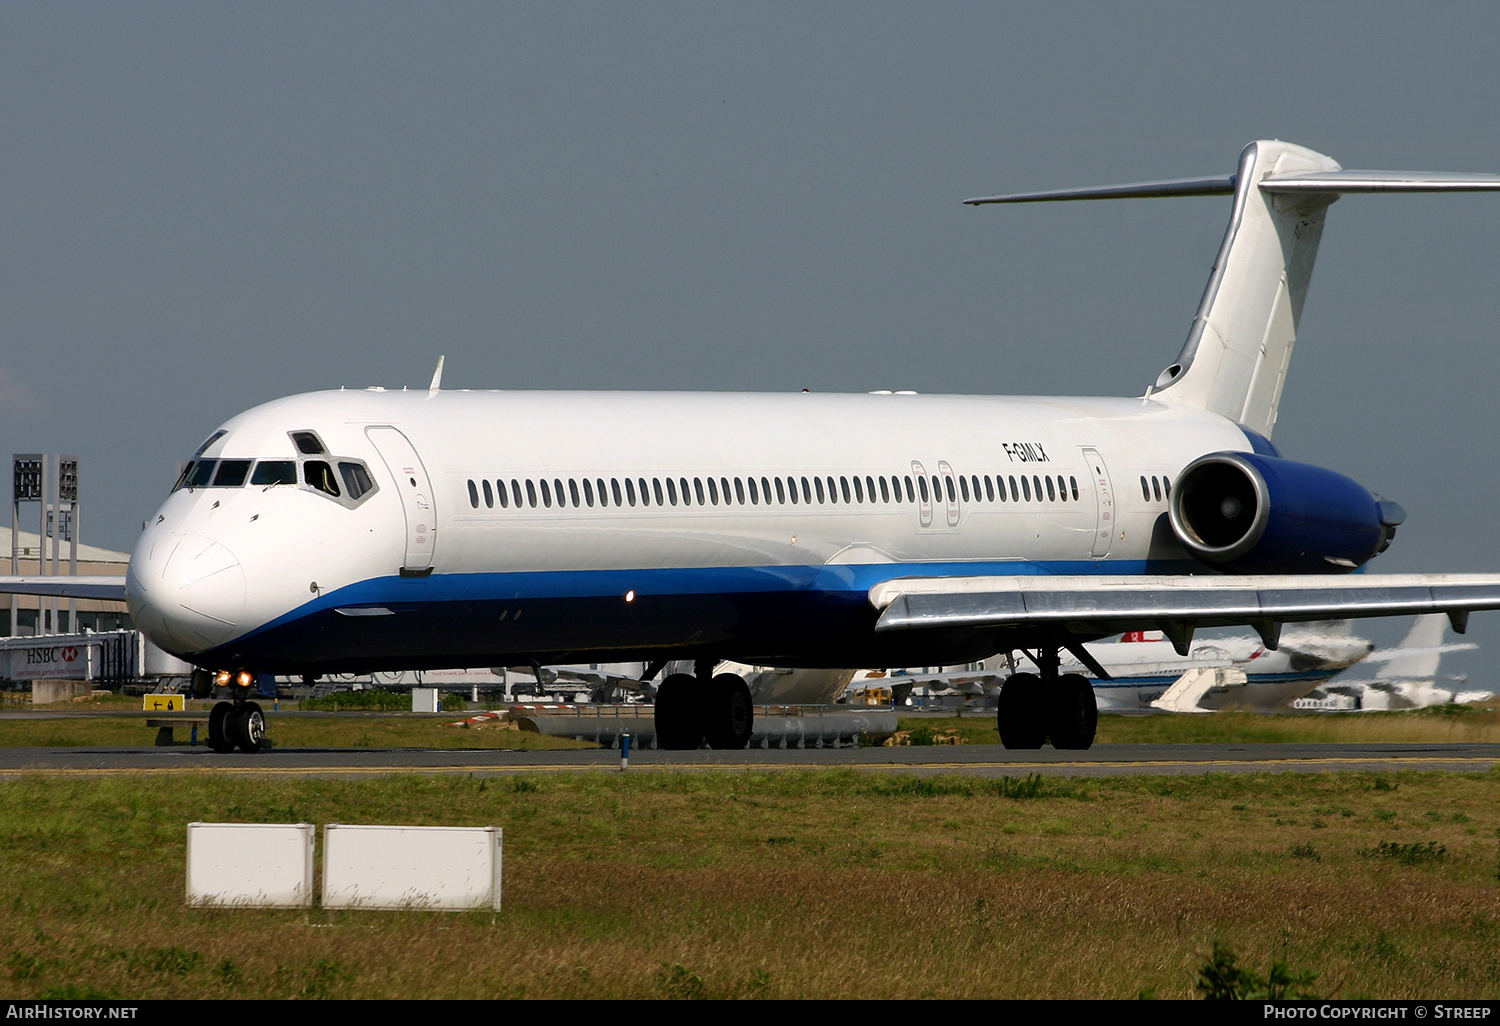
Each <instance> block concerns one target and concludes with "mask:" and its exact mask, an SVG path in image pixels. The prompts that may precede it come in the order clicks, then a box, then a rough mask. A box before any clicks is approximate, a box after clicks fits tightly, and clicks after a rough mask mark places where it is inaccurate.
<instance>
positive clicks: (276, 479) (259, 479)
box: [250, 460, 297, 485]
mask: <svg viewBox="0 0 1500 1026" xmlns="http://www.w3.org/2000/svg"><path fill="white" fill-rule="evenodd" d="M250 483H251V484H253V485H283V484H289V485H294V484H296V483H297V464H296V463H294V462H293V461H291V460H261V461H260V462H259V463H257V464H256V465H255V473H253V474H251V475H250Z"/></svg>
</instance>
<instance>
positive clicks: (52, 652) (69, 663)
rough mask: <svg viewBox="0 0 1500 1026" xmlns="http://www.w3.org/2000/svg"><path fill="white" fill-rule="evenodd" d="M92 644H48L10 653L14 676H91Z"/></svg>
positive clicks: (94, 659)
mask: <svg viewBox="0 0 1500 1026" xmlns="http://www.w3.org/2000/svg"><path fill="white" fill-rule="evenodd" d="M95 647H96V646H93V645H47V646H38V647H36V648H17V649H12V650H11V653H10V677H11V680H41V679H46V678H52V679H56V680H88V679H90V678H91V677H92V676H93V673H91V672H90V671H91V670H92V668H93V666H94V664H95V662H96V657H95V656H94V651H93V650H94V648H95Z"/></svg>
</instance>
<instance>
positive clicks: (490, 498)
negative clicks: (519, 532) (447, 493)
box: [339, 463, 495, 509]
mask: <svg viewBox="0 0 1500 1026" xmlns="http://www.w3.org/2000/svg"><path fill="white" fill-rule="evenodd" d="M347 466H349V464H348V463H344V464H341V465H340V468H339V469H341V470H342V469H343V468H344V467H347ZM348 485H349V475H348V474H345V475H344V486H345V487H346V488H347V487H348ZM349 493H350V494H349V497H350V498H351V499H357V498H359V496H357V495H355V494H354V489H352V488H350V489H349ZM473 493H474V482H473V481H470V482H469V496H470V498H473ZM474 505H476V506H477V505H479V504H478V503H477V502H476V503H475V504H474ZM484 506H485V509H494V508H495V491H494V489H493V488H491V487H490V483H489V482H488V481H485V482H484Z"/></svg>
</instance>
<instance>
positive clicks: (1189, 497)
mask: <svg viewBox="0 0 1500 1026" xmlns="http://www.w3.org/2000/svg"><path fill="white" fill-rule="evenodd" d="M1168 512H1169V515H1170V517H1171V521H1172V531H1173V532H1174V533H1175V534H1176V535H1177V539H1178V541H1180V542H1181V543H1182V545H1183V547H1184V548H1186V549H1187V550H1188V551H1189V552H1190V553H1192V554H1193V555H1194V556H1196V557H1197V558H1198V559H1200V560H1202V561H1203V562H1205V563H1210V564H1212V565H1214V566H1216V567H1218V568H1219V569H1221V570H1224V571H1226V572H1229V573H1273V574H1275V573H1285V574H1307V573H1348V572H1349V571H1350V570H1353V569H1355V568H1356V567H1359V566H1363V565H1364V564H1365V563H1367V562H1369V560H1370V559H1372V558H1373V557H1374V556H1376V555H1377V554H1379V553H1381V552H1384V551H1385V549H1386V547H1387V546H1388V545H1390V542H1391V538H1392V537H1393V536H1394V535H1395V531H1396V525H1397V524H1399V523H1401V521H1402V519H1404V517H1405V514H1404V513H1403V512H1402V511H1401V507H1399V506H1397V505H1396V504H1395V503H1391V502H1382V501H1381V500H1379V499H1377V498H1376V497H1375V496H1374V495H1372V494H1370V492H1369V491H1368V490H1367V489H1365V488H1364V487H1363V486H1361V485H1360V484H1359V483H1357V482H1355V481H1353V480H1351V479H1350V478H1347V477H1345V476H1344V475H1342V474H1336V473H1334V472H1333V471H1331V470H1324V469H1323V468H1322V467H1314V466H1311V465H1309V464H1306V463H1294V462H1292V461H1291V460H1285V459H1281V458H1279V457H1276V456H1262V455H1259V454H1257V453H1248V452H1218V453H1211V454H1209V455H1207V456H1202V457H1199V458H1198V459H1196V460H1194V461H1193V462H1192V463H1190V464H1188V466H1187V468H1186V469H1185V470H1183V472H1182V473H1181V475H1179V476H1178V478H1177V483H1176V484H1175V485H1173V486H1172V499H1171V503H1170V505H1169V506H1168Z"/></svg>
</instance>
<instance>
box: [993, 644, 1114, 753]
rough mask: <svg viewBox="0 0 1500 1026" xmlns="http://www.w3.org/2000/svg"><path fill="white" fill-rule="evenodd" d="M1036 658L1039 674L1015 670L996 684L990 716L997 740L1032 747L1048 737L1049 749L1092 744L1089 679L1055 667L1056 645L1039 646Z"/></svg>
mask: <svg viewBox="0 0 1500 1026" xmlns="http://www.w3.org/2000/svg"><path fill="white" fill-rule="evenodd" d="M1036 663H1037V666H1038V668H1039V669H1040V670H1041V674H1040V675H1037V674H1035V673H1017V674H1014V675H1012V676H1011V677H1010V678H1009V679H1007V680H1006V682H1005V684H1004V685H1003V686H1002V687H1001V688H1000V708H999V710H998V712H997V713H996V715H995V720H996V725H997V726H998V727H999V728H1000V743H1001V744H1003V745H1004V746H1005V747H1006V748H1020V749H1035V748H1040V747H1042V745H1043V744H1044V743H1046V742H1047V741H1048V740H1050V741H1051V742H1052V747H1053V748H1060V749H1071V750H1076V751H1084V750H1087V749H1088V748H1089V747H1091V746H1092V745H1093V743H1094V733H1095V731H1096V729H1097V727H1098V723H1099V706H1098V704H1097V703H1096V702H1095V701H1094V689H1093V687H1092V685H1090V684H1089V679H1088V678H1087V677H1085V676H1083V675H1082V674H1079V673H1064V674H1061V675H1059V674H1058V672H1057V665H1058V658H1057V651H1056V650H1055V649H1049V648H1043V649H1042V650H1041V651H1040V652H1039V653H1038V656H1037V659H1036Z"/></svg>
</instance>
